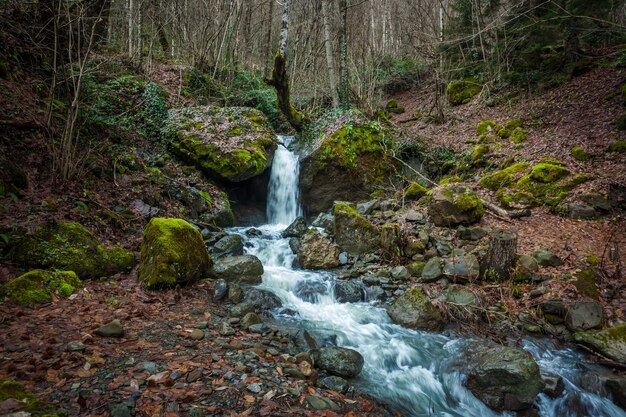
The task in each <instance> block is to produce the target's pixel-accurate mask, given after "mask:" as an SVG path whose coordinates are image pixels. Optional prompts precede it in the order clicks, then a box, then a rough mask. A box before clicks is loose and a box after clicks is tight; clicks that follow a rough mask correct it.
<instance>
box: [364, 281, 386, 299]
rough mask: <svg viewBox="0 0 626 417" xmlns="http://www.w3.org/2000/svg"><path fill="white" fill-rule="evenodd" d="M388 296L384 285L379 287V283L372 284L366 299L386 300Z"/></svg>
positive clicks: (367, 291) (367, 290)
mask: <svg viewBox="0 0 626 417" xmlns="http://www.w3.org/2000/svg"><path fill="white" fill-rule="evenodd" d="M386 298H387V294H386V293H385V290H384V289H383V288H382V287H379V286H378V285H375V286H371V287H368V288H367V289H366V295H365V300H367V301H372V300H379V301H384V300H385V299H386Z"/></svg>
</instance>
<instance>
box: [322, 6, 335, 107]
mask: <svg viewBox="0 0 626 417" xmlns="http://www.w3.org/2000/svg"><path fill="white" fill-rule="evenodd" d="M322 18H323V22H324V46H325V47H326V65H327V66H328V81H329V83H330V96H331V97H332V100H333V107H337V106H338V105H339V94H338V93H337V75H336V74H335V59H334V58H333V45H332V43H331V40H330V22H329V21H328V20H329V19H328V0H322Z"/></svg>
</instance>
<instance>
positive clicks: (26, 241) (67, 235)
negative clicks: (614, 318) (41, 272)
mask: <svg viewBox="0 0 626 417" xmlns="http://www.w3.org/2000/svg"><path fill="white" fill-rule="evenodd" d="M12 237H13V238H14V239H13V242H14V244H13V247H12V249H11V251H10V252H9V259H11V260H13V261H15V262H17V263H19V264H20V265H23V266H26V267H34V268H54V269H59V270H65V271H74V272H76V275H78V276H79V277H80V278H81V279H86V278H100V277H102V276H110V275H113V274H116V273H119V272H127V271H129V270H130V269H131V268H132V266H133V265H134V263H135V256H134V255H133V254H132V253H130V252H126V251H125V250H124V249H122V248H120V247H116V248H113V249H105V248H104V247H102V246H101V245H100V244H99V243H98V240H97V239H96V237H95V236H94V235H93V233H91V232H90V231H89V230H87V229H86V228H85V227H84V226H82V225H80V224H78V223H59V224H58V225H56V226H53V227H49V228H48V227H41V228H39V229H38V230H37V231H36V232H35V233H34V234H33V235H19V234H17V233H16V234H15V235H13V236H12Z"/></svg>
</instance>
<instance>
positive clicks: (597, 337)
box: [574, 324, 626, 365]
mask: <svg viewBox="0 0 626 417" xmlns="http://www.w3.org/2000/svg"><path fill="white" fill-rule="evenodd" d="M574 340H576V341H577V342H578V343H581V344H583V345H585V346H587V347H589V348H591V349H592V350H593V351H595V352H598V353H599V354H601V355H602V356H606V357H607V358H609V359H611V360H614V361H615V362H619V363H621V364H623V365H626V324H622V325H619V326H615V327H611V328H609V329H606V330H602V331H599V332H594V333H590V332H579V333H574Z"/></svg>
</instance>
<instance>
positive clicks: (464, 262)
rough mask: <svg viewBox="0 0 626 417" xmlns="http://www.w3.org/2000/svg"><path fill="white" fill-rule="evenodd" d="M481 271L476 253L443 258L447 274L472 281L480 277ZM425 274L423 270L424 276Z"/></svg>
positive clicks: (445, 273)
mask: <svg viewBox="0 0 626 417" xmlns="http://www.w3.org/2000/svg"><path fill="white" fill-rule="evenodd" d="M424 269H425V268H424ZM479 273H480V265H479V264H478V259H476V257H475V256H474V255H466V256H454V257H450V258H446V259H444V260H443V274H444V275H446V276H449V277H453V278H455V279H460V280H463V281H471V280H474V279H476V278H478V274H479ZM423 274H424V272H423V271H422V277H423Z"/></svg>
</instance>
